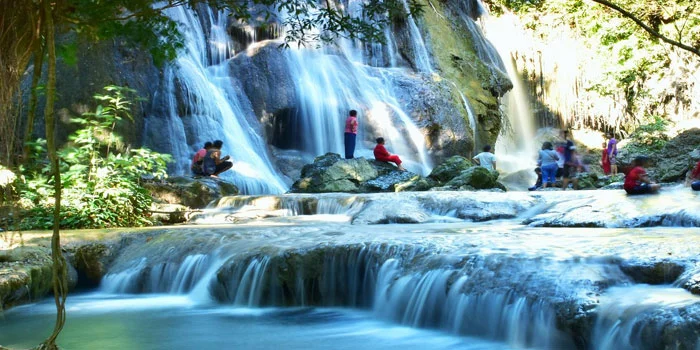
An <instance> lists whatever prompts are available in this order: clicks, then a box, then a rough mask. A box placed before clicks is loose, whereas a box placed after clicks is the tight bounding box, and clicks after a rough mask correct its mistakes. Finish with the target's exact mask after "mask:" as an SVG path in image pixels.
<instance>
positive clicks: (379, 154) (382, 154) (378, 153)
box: [374, 137, 406, 171]
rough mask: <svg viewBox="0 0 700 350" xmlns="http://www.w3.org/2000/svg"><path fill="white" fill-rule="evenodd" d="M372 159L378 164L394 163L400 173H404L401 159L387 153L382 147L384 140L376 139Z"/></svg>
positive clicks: (381, 138) (404, 169)
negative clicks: (378, 162)
mask: <svg viewBox="0 0 700 350" xmlns="http://www.w3.org/2000/svg"><path fill="white" fill-rule="evenodd" d="M374 158H375V159H376V160H378V161H380V162H394V163H396V166H397V167H398V169H399V170H400V171H406V168H404V167H403V166H401V159H400V158H399V156H397V155H395V154H391V153H389V151H387V150H386V148H385V147H384V138H383V137H379V138H377V145H376V146H374Z"/></svg>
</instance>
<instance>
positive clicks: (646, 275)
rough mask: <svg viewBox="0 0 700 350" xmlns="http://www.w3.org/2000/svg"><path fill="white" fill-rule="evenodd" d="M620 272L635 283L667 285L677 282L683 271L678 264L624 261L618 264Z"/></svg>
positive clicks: (667, 261)
mask: <svg viewBox="0 0 700 350" xmlns="http://www.w3.org/2000/svg"><path fill="white" fill-rule="evenodd" d="M620 269H621V270H622V272H624V273H625V274H627V275H628V276H630V277H632V279H633V280H634V281H635V282H637V283H647V284H668V283H673V282H674V281H675V280H677V279H678V278H679V277H680V276H681V274H682V273H683V272H684V271H685V267H684V266H683V265H680V264H678V262H675V261H670V260H665V261H656V262H653V261H626V262H624V263H622V264H620Z"/></svg>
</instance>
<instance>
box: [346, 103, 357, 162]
mask: <svg viewBox="0 0 700 350" xmlns="http://www.w3.org/2000/svg"><path fill="white" fill-rule="evenodd" d="M349 114H350V115H349V116H348V117H347V119H345V159H353V158H355V140H356V139H357V111H356V110H354V109H353V110H351V111H350V113H349Z"/></svg>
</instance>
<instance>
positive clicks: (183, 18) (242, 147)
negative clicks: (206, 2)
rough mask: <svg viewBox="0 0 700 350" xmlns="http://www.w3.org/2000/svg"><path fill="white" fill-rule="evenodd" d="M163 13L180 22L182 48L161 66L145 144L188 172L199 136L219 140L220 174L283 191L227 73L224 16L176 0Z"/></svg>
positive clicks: (247, 189) (248, 187) (248, 186)
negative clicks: (226, 166)
mask: <svg viewBox="0 0 700 350" xmlns="http://www.w3.org/2000/svg"><path fill="white" fill-rule="evenodd" d="M167 14H168V16H170V17H171V18H172V19H173V20H175V21H176V22H178V23H180V30H181V31H182V33H183V36H184V42H185V49H184V50H183V52H182V53H180V54H179V56H178V58H177V59H176V60H175V62H174V64H173V65H171V66H169V67H167V68H166V72H165V81H164V86H165V90H164V91H163V94H162V95H159V96H157V97H156V98H155V99H154V103H156V104H159V105H162V107H157V108H156V110H158V109H159V108H160V109H161V112H162V114H163V118H164V119H165V120H161V118H156V117H150V118H147V125H146V131H145V132H146V135H147V137H146V140H147V141H148V142H150V144H149V146H151V147H152V148H154V149H156V150H159V151H164V152H167V153H171V154H172V155H173V157H174V158H175V160H176V164H175V165H174V167H175V169H174V172H175V173H177V174H188V173H189V162H190V160H189V159H190V157H191V156H192V154H194V152H195V151H196V150H197V149H199V148H201V147H202V145H203V144H204V142H205V141H213V140H216V139H220V140H223V141H224V148H223V150H222V151H223V153H224V154H230V155H231V158H232V159H233V162H234V167H233V171H232V172H226V173H224V174H223V175H222V176H223V177H224V178H226V179H228V180H230V181H233V182H234V183H235V184H236V185H237V186H238V188H239V189H240V190H241V191H242V192H243V193H251V194H255V193H281V192H284V191H285V190H286V185H285V184H284V183H283V182H282V181H281V179H280V177H279V176H278V175H277V173H276V171H275V170H274V167H273V166H272V164H271V162H270V160H269V159H268V156H267V152H266V147H267V146H266V144H265V142H264V140H263V139H262V138H261V137H260V136H259V135H260V132H257V131H256V130H257V129H259V128H260V126H259V125H258V122H257V120H256V119H255V116H254V115H253V114H252V110H251V109H250V106H249V105H248V104H249V102H248V101H247V99H246V98H245V97H244V96H243V95H242V93H241V91H240V89H239V88H238V84H237V83H236V82H235V81H233V80H231V78H230V74H229V68H228V64H227V61H228V59H229V58H230V57H231V56H232V55H233V49H232V43H231V40H230V38H229V36H228V33H227V32H226V27H227V20H228V16H227V15H226V14H225V13H223V12H222V13H215V12H213V11H212V10H210V9H208V8H203V9H202V10H201V11H199V12H198V13H195V11H194V10H189V9H186V8H185V7H182V6H181V7H176V8H173V9H169V10H168V11H167ZM207 25H209V27H207ZM185 145H186V146H185Z"/></svg>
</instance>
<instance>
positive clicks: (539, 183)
mask: <svg viewBox="0 0 700 350" xmlns="http://www.w3.org/2000/svg"><path fill="white" fill-rule="evenodd" d="M535 174H537V181H535V185H534V186H532V187H530V188H528V189H527V190H528V191H535V190H537V189H538V188H540V187H542V168H540V167H537V168H535Z"/></svg>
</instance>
